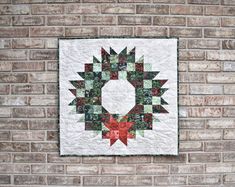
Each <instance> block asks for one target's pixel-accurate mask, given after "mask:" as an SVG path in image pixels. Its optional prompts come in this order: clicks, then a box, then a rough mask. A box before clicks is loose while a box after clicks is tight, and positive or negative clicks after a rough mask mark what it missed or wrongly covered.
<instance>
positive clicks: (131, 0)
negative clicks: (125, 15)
mask: <svg viewBox="0 0 235 187" xmlns="http://www.w3.org/2000/svg"><path fill="white" fill-rule="evenodd" d="M96 1H97V0H96ZM112 1H114V0H112ZM118 2H119V3H150V0H118Z"/></svg>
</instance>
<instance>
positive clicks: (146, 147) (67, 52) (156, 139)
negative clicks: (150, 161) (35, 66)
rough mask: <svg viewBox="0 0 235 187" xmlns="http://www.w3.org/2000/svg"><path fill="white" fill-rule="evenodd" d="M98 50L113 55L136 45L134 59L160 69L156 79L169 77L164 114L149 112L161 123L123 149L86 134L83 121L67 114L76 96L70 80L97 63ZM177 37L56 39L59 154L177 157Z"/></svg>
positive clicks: (95, 134) (89, 133)
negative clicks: (57, 40) (111, 52)
mask: <svg viewBox="0 0 235 187" xmlns="http://www.w3.org/2000/svg"><path fill="white" fill-rule="evenodd" d="M101 47H103V48H104V49H105V50H106V51H107V52H109V48H110V47H112V48H113V49H114V50H115V51H116V52H117V53H119V52H120V51H121V50H122V49H124V48H125V47H127V51H130V50H131V49H133V48H134V47H136V59H138V58H140V57H141V56H142V55H144V62H145V63H151V64H152V71H160V73H159V74H158V75H157V76H156V77H155V79H168V81H167V82H166V83H165V84H164V85H163V88H169V90H167V91H166V92H165V93H164V94H163V96H162V97H163V98H164V99H165V100H166V102H168V104H169V105H164V108H165V109H166V110H167V111H168V112H169V113H167V114H153V115H154V116H157V118H158V119H159V120H160V122H153V129H152V130H145V131H144V137H142V136H140V135H138V133H137V134H136V138H135V139H128V145H127V146H126V145H125V144H123V143H122V142H121V141H120V140H117V142H116V143H114V144H113V145H112V146H110V143H109V139H102V136H101V134H97V133H94V132H93V131H85V123H84V122H78V121H79V118H80V117H81V116H83V115H82V114H74V113H72V112H71V108H72V107H71V106H69V105H68V104H69V103H70V102H71V101H72V100H73V99H74V98H75V97H74V95H73V94H72V93H71V92H70V91H69V89H73V88H74V87H73V86H72V85H71V83H70V82H69V81H70V80H82V78H81V77H80V76H79V75H78V74H77V72H79V71H84V64H85V63H92V62H93V56H95V57H97V59H99V60H100V59H101V54H100V51H101ZM177 81H178V78H177V39H154V38H151V39H150V38H149V39H147V38H129V39H122V38H115V39H102V38H100V39H60V40H59V89H60V91H59V94H60V97H59V103H60V106H59V114H60V119H59V120H60V121H59V122H60V154H61V155H160V154H161V155H177V154H178V103H177V101H178V98H177V87H178V86H177V84H178V83H177Z"/></svg>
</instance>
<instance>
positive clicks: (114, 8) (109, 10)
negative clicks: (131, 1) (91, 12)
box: [101, 4, 135, 14]
mask: <svg viewBox="0 0 235 187" xmlns="http://www.w3.org/2000/svg"><path fill="white" fill-rule="evenodd" d="M101 13H102V14H134V13H135V6H134V5H126V4H123V5H122V4H120V5H115V4H110V5H109V4H106V5H105V4H104V5H101Z"/></svg>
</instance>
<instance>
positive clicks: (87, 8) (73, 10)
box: [66, 4, 99, 14]
mask: <svg viewBox="0 0 235 187" xmlns="http://www.w3.org/2000/svg"><path fill="white" fill-rule="evenodd" d="M66 13H68V14H98V13H99V6H98V5H91V4H84V5H80V4H71V5H67V6H66Z"/></svg>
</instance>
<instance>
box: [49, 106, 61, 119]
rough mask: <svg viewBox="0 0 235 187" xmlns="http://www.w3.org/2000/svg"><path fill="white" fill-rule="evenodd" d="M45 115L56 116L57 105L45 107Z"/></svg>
mask: <svg viewBox="0 0 235 187" xmlns="http://www.w3.org/2000/svg"><path fill="white" fill-rule="evenodd" d="M47 117H48V118H56V117H58V108H57V107H51V108H47Z"/></svg>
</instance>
